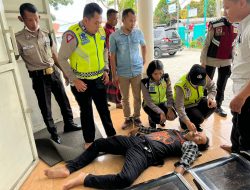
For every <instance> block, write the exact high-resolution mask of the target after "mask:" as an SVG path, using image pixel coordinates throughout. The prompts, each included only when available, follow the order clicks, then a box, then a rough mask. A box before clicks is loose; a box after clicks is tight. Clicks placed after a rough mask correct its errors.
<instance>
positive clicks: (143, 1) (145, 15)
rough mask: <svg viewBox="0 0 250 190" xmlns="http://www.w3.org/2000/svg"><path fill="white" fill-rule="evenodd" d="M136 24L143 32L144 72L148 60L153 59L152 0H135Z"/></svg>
mask: <svg viewBox="0 0 250 190" xmlns="http://www.w3.org/2000/svg"><path fill="white" fill-rule="evenodd" d="M137 2H138V4H137V6H138V25H139V28H140V29H141V30H142V32H143V34H144V38H145V41H146V46H147V55H146V63H145V65H144V74H145V73H146V68H147V67H148V64H149V62H151V61H152V60H153V59H154V34H153V0H137Z"/></svg>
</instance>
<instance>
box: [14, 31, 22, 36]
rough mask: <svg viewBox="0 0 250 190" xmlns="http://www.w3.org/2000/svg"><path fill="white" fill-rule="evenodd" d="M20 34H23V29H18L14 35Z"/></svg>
mask: <svg viewBox="0 0 250 190" xmlns="http://www.w3.org/2000/svg"><path fill="white" fill-rule="evenodd" d="M21 34H23V30H21V31H19V32H17V33H15V36H19V35H21Z"/></svg>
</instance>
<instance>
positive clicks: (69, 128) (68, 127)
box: [64, 123, 82, 133]
mask: <svg viewBox="0 0 250 190" xmlns="http://www.w3.org/2000/svg"><path fill="white" fill-rule="evenodd" d="M81 129H82V126H81V125H78V124H75V123H73V124H71V125H64V133H68V132H71V131H79V130H81Z"/></svg>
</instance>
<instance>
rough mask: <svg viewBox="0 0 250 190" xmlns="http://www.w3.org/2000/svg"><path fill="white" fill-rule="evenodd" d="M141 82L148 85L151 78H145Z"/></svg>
mask: <svg viewBox="0 0 250 190" xmlns="http://www.w3.org/2000/svg"><path fill="white" fill-rule="evenodd" d="M141 82H142V83H143V84H144V85H146V84H147V83H148V82H149V78H144V79H142V80H141Z"/></svg>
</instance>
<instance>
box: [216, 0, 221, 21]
mask: <svg viewBox="0 0 250 190" xmlns="http://www.w3.org/2000/svg"><path fill="white" fill-rule="evenodd" d="M216 17H218V18H220V17H221V0H216Z"/></svg>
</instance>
